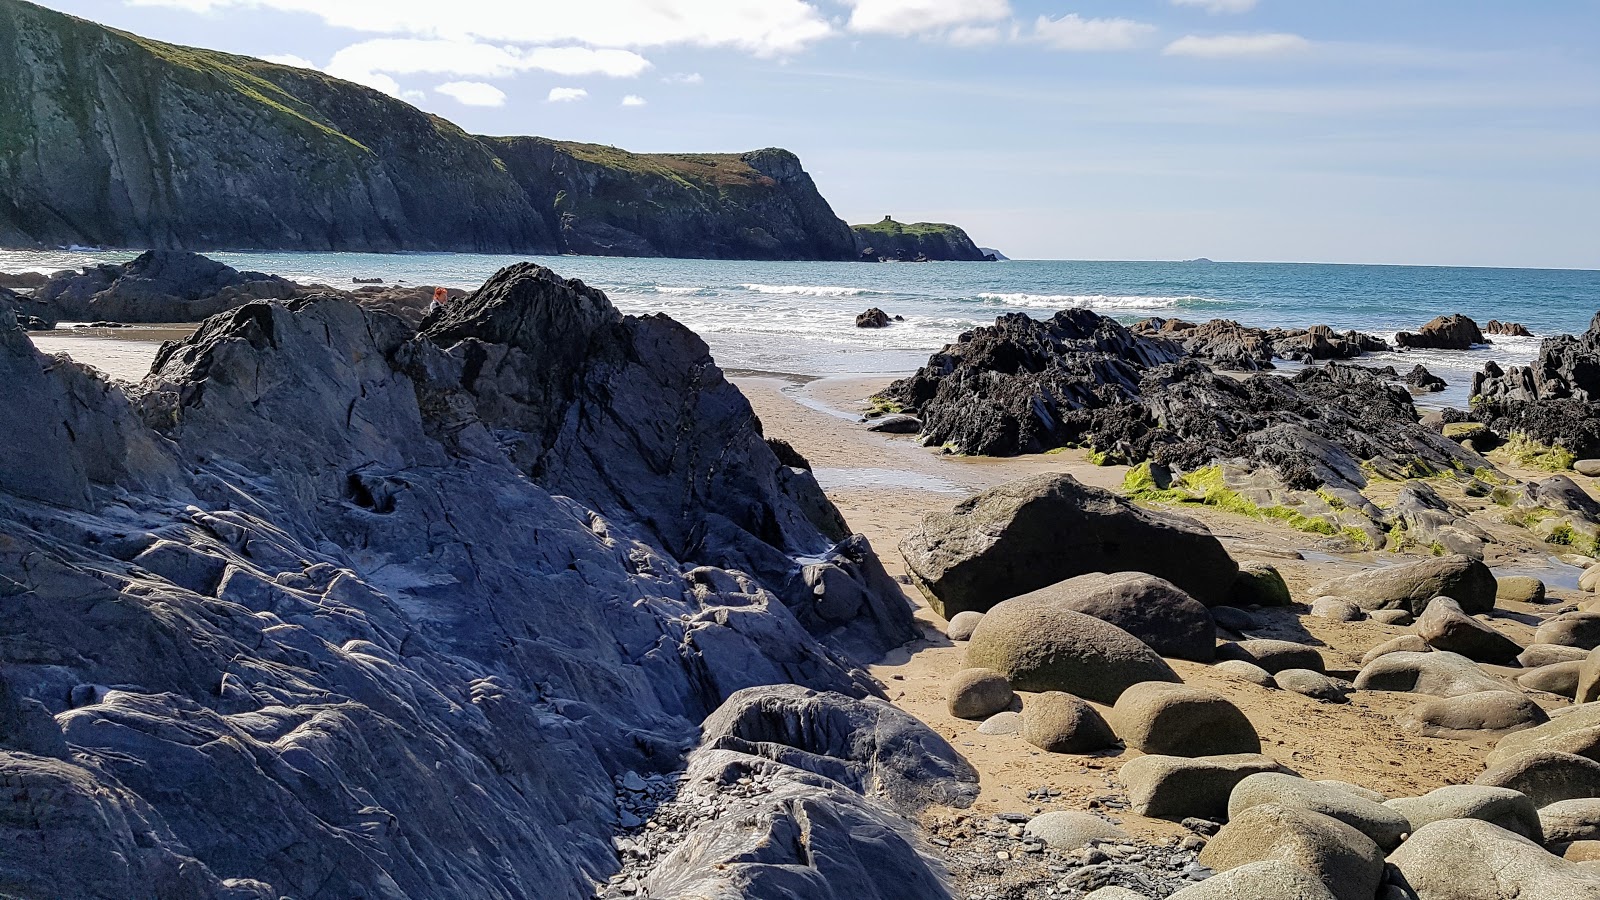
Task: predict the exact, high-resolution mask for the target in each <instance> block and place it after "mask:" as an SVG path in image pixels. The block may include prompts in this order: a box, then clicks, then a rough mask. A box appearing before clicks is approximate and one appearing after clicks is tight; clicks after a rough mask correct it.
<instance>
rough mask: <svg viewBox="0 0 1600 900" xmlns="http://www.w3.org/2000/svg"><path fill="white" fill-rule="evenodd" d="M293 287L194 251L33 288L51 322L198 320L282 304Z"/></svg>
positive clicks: (150, 255)
mask: <svg viewBox="0 0 1600 900" xmlns="http://www.w3.org/2000/svg"><path fill="white" fill-rule="evenodd" d="M299 292H300V287H299V285H296V284H295V283H294V282H292V281H289V280H287V279H284V278H279V277H278V276H276V275H263V274H261V273H260V272H240V271H238V270H237V269H234V268H233V267H231V266H226V265H223V264H222V263H219V262H216V261H215V260H211V259H208V258H206V257H204V256H201V255H199V254H198V253H188V252H184V251H179V250H150V251H146V252H145V253H142V254H140V255H139V257H138V258H136V259H134V260H133V262H130V263H128V264H126V265H100V266H93V267H90V268H87V269H84V270H82V271H79V272H73V271H65V272H57V273H56V274H54V275H52V276H50V279H49V280H48V281H47V282H45V284H44V285H43V286H42V287H40V288H39V289H38V290H36V291H34V297H33V299H34V300H35V301H36V302H39V303H44V304H48V305H49V306H50V307H51V308H52V309H53V310H54V311H55V314H56V318H57V319H77V320H80V321H91V322H94V325H92V326H91V327H104V326H106V325H111V324H115V323H121V322H198V321H200V320H201V319H206V318H210V317H211V316H213V315H216V314H217V313H220V312H224V311H226V310H230V309H234V308H236V307H239V306H243V305H244V304H246V303H249V302H251V301H252V300H284V299H288V298H289V297H292V296H294V295H296V294H297V293H299Z"/></svg>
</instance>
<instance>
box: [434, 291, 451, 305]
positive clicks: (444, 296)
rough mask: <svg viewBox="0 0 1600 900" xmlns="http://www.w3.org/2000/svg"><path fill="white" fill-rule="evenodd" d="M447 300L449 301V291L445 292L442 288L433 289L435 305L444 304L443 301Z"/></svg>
mask: <svg viewBox="0 0 1600 900" xmlns="http://www.w3.org/2000/svg"><path fill="white" fill-rule="evenodd" d="M449 299H450V292H449V291H447V290H445V289H444V288H442V287H440V288H434V289H433V302H435V303H444V302H445V301H447V300H449Z"/></svg>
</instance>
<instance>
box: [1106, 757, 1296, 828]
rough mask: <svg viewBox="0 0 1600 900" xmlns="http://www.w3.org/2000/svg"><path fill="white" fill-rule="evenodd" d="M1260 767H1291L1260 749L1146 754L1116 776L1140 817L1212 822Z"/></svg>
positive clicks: (1263, 769) (1277, 769)
mask: <svg viewBox="0 0 1600 900" xmlns="http://www.w3.org/2000/svg"><path fill="white" fill-rule="evenodd" d="M1262 772H1283V773H1289V770H1288V769H1286V768H1284V766H1283V764H1282V763H1279V762H1278V761H1277V760H1275V759H1273V758H1272V757H1270V756H1263V755H1261V754H1259V753H1232V754H1226V755H1222V756H1197V757H1189V756H1166V755H1156V754H1150V755H1146V756H1137V757H1134V758H1133V759H1130V760H1128V761H1127V762H1126V763H1124V764H1123V766H1122V768H1121V769H1120V770H1119V771H1118V772H1117V777H1118V778H1119V779H1120V780H1121V781H1122V784H1123V786H1124V787H1126V788H1127V790H1128V802H1129V804H1130V805H1131V806H1132V808H1133V811H1134V812H1135V813H1137V814H1139V815H1141V816H1150V817H1151V818H1156V819H1171V820H1173V821H1178V820H1181V819H1187V818H1190V817H1194V818H1199V819H1210V820H1213V821H1215V820H1220V819H1223V818H1225V817H1226V816H1227V814H1228V798H1229V796H1230V795H1232V793H1233V789H1234V788H1235V787H1236V786H1238V784H1239V782H1241V781H1243V780H1245V779H1246V778H1248V777H1250V776H1251V775H1256V774H1259V773H1262ZM1289 774H1293V773H1289Z"/></svg>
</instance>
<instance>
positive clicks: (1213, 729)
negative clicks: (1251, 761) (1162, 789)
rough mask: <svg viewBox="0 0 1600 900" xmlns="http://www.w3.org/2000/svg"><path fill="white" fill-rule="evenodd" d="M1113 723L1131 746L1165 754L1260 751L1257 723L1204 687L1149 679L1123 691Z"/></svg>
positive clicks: (1194, 754) (1218, 754) (1114, 713)
mask: <svg viewBox="0 0 1600 900" xmlns="http://www.w3.org/2000/svg"><path fill="white" fill-rule="evenodd" d="M1111 724H1112V728H1113V729H1115V731H1116V733H1117V735H1118V736H1120V737H1121V738H1122V740H1123V742H1124V743H1126V744H1127V745H1128V746H1129V747H1132V748H1134V749H1135V750H1139V751H1140V752H1143V753H1158V754H1164V755H1167V756H1220V755H1224V754H1231V753H1259V752H1261V739H1260V738H1259V737H1258V736H1257V735H1256V729H1255V726H1254V725H1252V724H1250V720H1249V719H1248V718H1246V717H1245V714H1244V713H1243V712H1240V710H1239V707H1237V706H1234V705H1233V704H1232V703H1230V702H1229V701H1228V699H1227V698H1226V697H1223V696H1222V695H1221V694H1218V693H1216V692H1215V691H1209V690H1206V689H1205V688H1198V687H1191V686H1189V685H1183V684H1168V683H1165V682H1159V681H1149V682H1145V683H1143V684H1136V685H1133V686H1132V687H1130V688H1128V689H1127V690H1126V691H1123V693H1122V696H1121V697H1120V698H1118V700H1117V704H1116V706H1114V707H1113V708H1112V710H1111Z"/></svg>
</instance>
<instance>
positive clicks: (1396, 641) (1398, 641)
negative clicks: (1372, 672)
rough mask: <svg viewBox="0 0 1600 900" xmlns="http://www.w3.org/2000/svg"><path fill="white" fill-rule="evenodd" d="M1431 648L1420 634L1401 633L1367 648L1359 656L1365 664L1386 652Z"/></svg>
mask: <svg viewBox="0 0 1600 900" xmlns="http://www.w3.org/2000/svg"><path fill="white" fill-rule="evenodd" d="M1431 650H1433V648H1432V647H1430V646H1428V642H1427V641H1425V640H1423V639H1422V636H1421V635H1416V634H1402V635H1400V636H1399V637H1393V638H1390V639H1389V640H1387V641H1384V642H1383V643H1381V644H1379V645H1378V646H1376V647H1373V648H1372V649H1371V650H1368V651H1367V652H1366V654H1365V655H1363V656H1362V657H1361V664H1362V665H1363V666H1365V665H1366V664H1367V663H1370V662H1372V661H1373V660H1375V659H1377V658H1378V657H1380V656H1383V655H1385V654H1388V653H1401V652H1406V653H1427V652H1430V651H1431Z"/></svg>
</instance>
